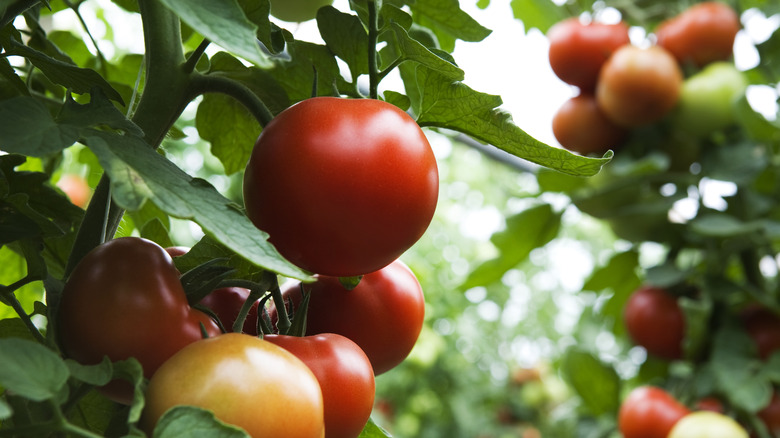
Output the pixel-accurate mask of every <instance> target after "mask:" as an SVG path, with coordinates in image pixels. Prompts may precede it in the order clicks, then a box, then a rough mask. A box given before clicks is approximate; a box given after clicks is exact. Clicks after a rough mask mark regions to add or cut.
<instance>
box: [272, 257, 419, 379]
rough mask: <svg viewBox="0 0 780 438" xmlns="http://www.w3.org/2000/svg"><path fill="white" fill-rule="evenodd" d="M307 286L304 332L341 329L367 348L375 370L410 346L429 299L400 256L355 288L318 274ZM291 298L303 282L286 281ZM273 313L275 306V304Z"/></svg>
mask: <svg viewBox="0 0 780 438" xmlns="http://www.w3.org/2000/svg"><path fill="white" fill-rule="evenodd" d="M303 288H304V289H305V290H306V291H308V292H309V293H310V301H309V310H308V315H307V316H308V317H307V319H306V334H307V335H315V334H319V333H337V334H340V335H342V336H346V337H347V338H349V339H351V340H352V341H354V342H355V343H356V344H358V345H359V346H360V348H361V349H363V351H365V353H366V356H368V359H369V360H370V361H371V365H372V366H373V368H374V374H375V375H379V374H382V373H384V372H385V371H388V370H390V369H391V368H393V367H395V366H396V365H398V364H400V363H401V362H402V361H403V360H404V359H405V358H406V356H408V355H409V353H410V352H411V351H412V347H414V344H415V343H416V342H417V337H418V336H419V335H420V331H421V330H422V324H423V319H424V316H425V301H424V297H423V292H422V288H421V287H420V283H419V282H418V281H417V278H416V277H415V276H414V273H412V271H411V270H410V269H409V268H408V267H407V266H406V265H405V264H404V263H403V262H401V261H400V260H397V261H395V262H393V263H391V264H390V265H389V266H387V267H385V268H383V269H380V270H379V271H376V272H372V273H370V274H367V275H365V276H364V277H363V278H362V279H361V280H360V283H359V284H358V285H357V287H355V288H354V289H352V290H347V289H345V288H344V286H343V285H342V284H341V282H340V281H339V279H338V278H335V277H319V278H318V279H317V281H316V282H315V283H312V284H306V285H304V286H303ZM283 294H284V295H285V297H286V300H292V302H293V304H295V305H297V303H299V302H300V300H301V286H300V284H294V285H291V286H288V287H285V290H284V291H283ZM271 318H272V319H274V318H275V310H274V309H272V310H271Z"/></svg>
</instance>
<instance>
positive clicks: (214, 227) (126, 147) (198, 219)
mask: <svg viewBox="0 0 780 438" xmlns="http://www.w3.org/2000/svg"><path fill="white" fill-rule="evenodd" d="M85 137H86V143H87V146H89V147H90V149H92V150H93V152H95V155H97V156H98V158H99V160H100V162H101V163H102V164H103V167H104V168H105V169H106V172H108V174H109V176H110V177H111V183H112V189H113V193H114V197H115V200H116V202H117V203H118V204H120V205H121V206H122V207H124V208H126V209H129V210H133V209H137V208H139V207H140V206H141V204H142V203H143V201H144V200H145V199H151V200H152V201H153V202H154V203H155V204H156V205H157V206H158V207H159V208H160V209H161V210H162V211H164V212H165V213H167V214H169V215H170V216H173V217H177V218H180V219H189V220H192V221H194V222H195V223H197V224H198V225H200V226H201V227H202V228H203V230H204V231H205V232H206V233H209V234H211V235H212V236H213V237H214V238H215V239H216V240H218V241H219V242H221V243H223V244H224V245H225V246H227V247H228V248H230V249H231V250H233V251H235V252H237V253H239V254H241V255H242V256H244V257H246V258H247V259H248V260H249V261H251V262H252V263H254V264H256V265H257V266H260V267H263V268H266V269H270V270H272V271H275V272H278V273H280V274H282V275H285V276H287V277H292V278H299V279H308V278H309V275H308V274H306V273H305V272H304V271H302V270H301V269H299V268H298V267H296V266H294V265H293V264H291V263H290V262H288V261H286V260H285V259H284V258H282V256H281V255H279V253H278V252H277V251H276V248H274V247H273V246H272V245H271V244H270V243H269V242H268V240H267V237H268V236H267V234H266V233H264V232H262V231H260V230H258V229H257V228H256V227H255V226H254V225H253V224H252V222H250V221H249V219H248V218H247V217H246V215H245V214H244V213H243V211H242V210H241V208H240V206H238V205H236V204H234V203H233V202H231V201H230V200H228V199H227V198H225V197H224V196H222V195H221V194H220V193H219V192H217V191H216V189H215V188H214V187H213V186H212V185H211V184H209V183H208V182H207V181H205V180H202V179H198V178H192V177H190V176H189V175H187V174H186V173H185V172H184V171H182V170H181V169H179V168H178V167H176V165H174V164H173V163H171V162H170V161H168V160H167V159H165V158H164V157H162V156H161V155H160V154H158V153H157V152H155V151H154V150H152V148H151V147H149V146H148V145H147V144H146V143H144V142H143V141H142V140H141V139H138V138H135V137H132V136H120V135H116V134H113V133H108V132H101V131H92V132H86V133H85Z"/></svg>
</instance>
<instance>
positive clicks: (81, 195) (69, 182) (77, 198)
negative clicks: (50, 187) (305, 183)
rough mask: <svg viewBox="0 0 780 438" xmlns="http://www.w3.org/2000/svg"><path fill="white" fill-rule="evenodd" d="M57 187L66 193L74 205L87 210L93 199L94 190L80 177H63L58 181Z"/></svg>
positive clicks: (70, 174)
mask: <svg viewBox="0 0 780 438" xmlns="http://www.w3.org/2000/svg"><path fill="white" fill-rule="evenodd" d="M57 187H58V188H59V189H60V190H62V192H63V193H65V196H67V197H68V199H70V202H72V203H73V204H74V205H77V206H79V207H81V208H85V207H86V206H87V204H88V203H89V199H90V197H92V189H91V188H90V187H89V184H87V180H85V179H84V177H82V176H79V175H74V174H72V173H69V174H65V175H62V176H61V177H60V179H59V180H57Z"/></svg>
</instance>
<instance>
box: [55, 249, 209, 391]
mask: <svg viewBox="0 0 780 438" xmlns="http://www.w3.org/2000/svg"><path fill="white" fill-rule="evenodd" d="M201 325H203V327H204V328H205V329H206V331H207V332H208V334H209V335H210V336H217V335H219V334H220V331H219V328H218V327H217V325H216V323H214V321H212V320H211V319H210V318H209V317H207V316H206V315H205V314H204V313H203V312H200V311H197V310H194V309H192V308H190V305H189V304H188V303H187V297H186V296H185V294H184V290H183V289H182V286H181V283H180V282H179V272H178V271H177V270H176V267H175V266H174V265H173V260H172V259H171V257H170V256H169V255H168V253H166V252H165V250H164V249H163V248H162V247H160V246H159V245H157V244H156V243H154V242H151V241H149V240H145V239H141V238H137V237H123V238H119V239H114V240H110V241H108V242H106V243H104V244H102V245H100V246H98V247H97V248H95V249H93V250H92V251H90V252H89V253H88V254H87V255H86V256H84V258H83V259H82V260H81V261H80V262H79V264H78V265H77V266H76V268H75V269H74V270H73V273H71V275H70V278H68V280H67V282H66V283H65V288H64V289H63V291H62V299H61V301H60V307H59V329H60V330H59V335H60V340H61V343H62V348H63V350H64V351H65V354H66V355H67V356H68V357H70V358H72V359H75V360H76V361H78V362H81V363H85V364H94V363H98V362H100V361H101V360H102V359H103V357H104V356H108V358H109V359H111V360H112V361H118V360H123V359H127V358H130V357H134V358H136V359H138V361H139V362H140V363H141V365H142V366H143V369H144V375H145V376H146V377H151V376H152V374H153V373H154V372H155V370H157V368H159V367H160V365H162V363H163V362H165V361H166V360H167V359H168V358H169V357H171V356H172V355H173V354H174V353H176V352H177V351H179V350H180V349H182V348H183V347H184V346H186V345H188V344H190V343H192V342H195V341H197V340H199V339H201V338H202V335H201V329H200V327H201ZM127 396H128V395H127V394H116V397H117V398H119V399H121V400H122V401H128V400H127V399H125V398H124V397H127Z"/></svg>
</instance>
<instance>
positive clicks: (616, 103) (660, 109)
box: [596, 45, 683, 128]
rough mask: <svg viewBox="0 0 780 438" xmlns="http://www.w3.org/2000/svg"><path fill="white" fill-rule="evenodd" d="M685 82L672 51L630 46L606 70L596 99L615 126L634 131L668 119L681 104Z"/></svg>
mask: <svg viewBox="0 0 780 438" xmlns="http://www.w3.org/2000/svg"><path fill="white" fill-rule="evenodd" d="M682 83H683V73H682V70H681V69H680V66H679V65H678V64H677V61H676V60H675V59H674V57H673V56H672V55H671V54H670V53H669V52H667V51H666V50H664V49H663V48H661V47H658V46H651V47H647V48H640V47H637V46H632V45H627V46H622V47H621V48H619V49H618V50H617V51H615V53H613V54H612V56H611V57H610V58H609V59H608V60H607V62H606V63H605V64H604V67H602V69H601V72H600V74H599V81H598V86H597V87H596V100H597V101H598V104H599V106H600V107H601V109H602V110H603V111H604V114H606V115H607V117H608V118H609V119H610V120H612V121H613V122H614V123H616V124H617V125H620V126H623V127H626V128H634V127H638V126H643V125H648V124H651V123H655V122H657V121H659V120H661V119H662V118H663V117H664V116H666V115H667V114H668V113H669V112H670V111H671V110H672V109H673V108H674V107H675V105H676V104H677V99H678V98H679V96H680V89H681V87H682Z"/></svg>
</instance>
